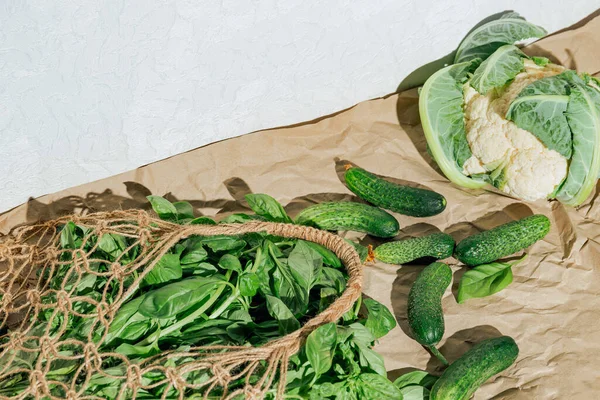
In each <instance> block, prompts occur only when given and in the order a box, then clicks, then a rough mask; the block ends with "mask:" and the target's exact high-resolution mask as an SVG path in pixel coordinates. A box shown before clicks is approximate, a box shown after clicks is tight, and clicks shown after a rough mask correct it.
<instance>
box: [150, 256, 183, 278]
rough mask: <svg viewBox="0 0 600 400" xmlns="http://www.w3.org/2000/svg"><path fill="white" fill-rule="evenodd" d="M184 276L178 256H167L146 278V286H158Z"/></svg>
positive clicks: (159, 261) (163, 257)
mask: <svg viewBox="0 0 600 400" xmlns="http://www.w3.org/2000/svg"><path fill="white" fill-rule="evenodd" d="M181 276H182V270H181V264H180V263H179V256H178V255H177V254H165V255H164V256H162V257H161V259H160V260H158V262H157V263H156V265H154V268H152V270H151V271H150V272H149V273H148V274H147V275H146V276H145V277H144V283H145V284H146V285H157V284H159V283H165V282H169V281H171V280H174V279H179V278H181Z"/></svg>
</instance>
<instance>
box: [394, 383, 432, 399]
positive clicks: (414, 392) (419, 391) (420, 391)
mask: <svg viewBox="0 0 600 400" xmlns="http://www.w3.org/2000/svg"><path fill="white" fill-rule="evenodd" d="M400 392H401V393H402V396H403V397H402V400H429V389H427V388H425V387H423V386H418V385H411V386H406V387H403V388H402V389H400Z"/></svg>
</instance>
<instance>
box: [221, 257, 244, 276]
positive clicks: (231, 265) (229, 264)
mask: <svg viewBox="0 0 600 400" xmlns="http://www.w3.org/2000/svg"><path fill="white" fill-rule="evenodd" d="M219 267H221V268H223V269H227V270H232V271H236V272H242V264H241V263H240V259H239V258H237V257H236V256H234V255H231V254H229V253H227V254H223V256H222V257H221V259H220V260H219Z"/></svg>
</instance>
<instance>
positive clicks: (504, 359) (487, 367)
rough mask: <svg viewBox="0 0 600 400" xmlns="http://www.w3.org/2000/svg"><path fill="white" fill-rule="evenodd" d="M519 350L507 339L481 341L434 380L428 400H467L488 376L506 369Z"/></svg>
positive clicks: (503, 337) (505, 337) (506, 337)
mask: <svg viewBox="0 0 600 400" xmlns="http://www.w3.org/2000/svg"><path fill="white" fill-rule="evenodd" d="M518 355H519V347H518V346H517V344H516V343H515V341H514V340H513V339H512V338H511V337H508V336H501V337H498V338H492V339H487V340H484V341H482V342H481V343H478V344H476V345H475V346H474V347H473V348H471V350H469V351H467V352H466V353H465V354H463V356H462V357H461V358H459V359H458V360H456V361H455V362H453V363H452V364H451V365H450V366H449V367H448V368H447V369H446V370H445V371H444V373H443V374H442V376H441V377H440V378H439V379H438V380H437V382H436V383H435V385H433V388H431V393H430V394H429V398H430V400H468V399H469V398H471V395H472V394H473V393H475V391H476V390H477V389H478V388H479V387H480V386H481V385H482V384H483V383H484V382H485V381H487V380H488V379H490V378H491V377H492V376H494V375H496V374H498V373H500V372H502V371H504V370H505V369H506V368H508V367H510V366H511V365H512V364H513V363H514V362H515V360H516V359H517V357H518Z"/></svg>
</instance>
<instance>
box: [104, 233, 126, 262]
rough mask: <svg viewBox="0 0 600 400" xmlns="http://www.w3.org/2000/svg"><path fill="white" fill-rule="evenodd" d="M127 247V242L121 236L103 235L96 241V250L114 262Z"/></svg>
mask: <svg viewBox="0 0 600 400" xmlns="http://www.w3.org/2000/svg"><path fill="white" fill-rule="evenodd" d="M127 247H128V245H127V241H126V239H125V238H124V237H123V236H121V235H115V234H112V233H105V234H104V235H102V236H101V237H100V240H98V249H99V250H102V251H103V252H104V253H105V254H106V255H107V256H108V259H109V260H110V261H114V260H116V259H117V258H118V257H119V256H120V255H121V254H123V251H125V250H126V249H127Z"/></svg>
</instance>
